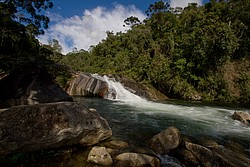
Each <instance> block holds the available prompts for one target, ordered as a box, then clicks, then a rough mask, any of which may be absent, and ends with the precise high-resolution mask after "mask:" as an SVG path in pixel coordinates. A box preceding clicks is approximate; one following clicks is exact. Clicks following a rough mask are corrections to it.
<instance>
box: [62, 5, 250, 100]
mask: <svg viewBox="0 0 250 167" xmlns="http://www.w3.org/2000/svg"><path fill="white" fill-rule="evenodd" d="M146 13H147V15H148V18H147V19H145V20H143V21H140V20H139V19H138V18H136V17H134V16H131V17H129V18H127V19H126V20H124V26H130V29H129V30H128V31H127V32H119V33H113V32H110V31H107V38H106V39H104V40H102V41H101V42H100V43H99V44H98V45H96V46H92V47H91V48H90V50H89V51H85V50H80V51H74V52H71V53H68V54H67V55H65V56H63V57H62V58H61V59H60V60H59V62H60V63H61V64H64V65H68V66H70V67H71V68H73V69H75V70H77V71H84V72H91V73H104V74H105V73H109V74H110V73H111V74H120V75H124V76H127V77H129V78H131V79H133V80H136V81H137V82H141V83H146V84H149V85H153V86H154V87H155V88H157V89H158V90H159V91H161V92H163V93H164V94H165V95H167V96H168V97H170V98H178V99H193V100H204V101H223V102H246V103H249V101H250V59H249V58H250V57H249V56H250V53H249V51H250V46H249V44H250V28H249V25H250V22H249V21H250V2H248V1H244V0H228V1H226V0H220V1H217V0H210V2H209V3H206V4H205V5H204V6H197V4H189V6H188V7H186V8H184V9H182V8H171V7H170V6H169V4H168V3H165V2H164V1H157V2H155V3H154V4H151V5H150V6H149V8H148V10H147V11H146ZM83 40H84V39H83Z"/></svg>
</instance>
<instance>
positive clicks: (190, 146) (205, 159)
mask: <svg viewBox="0 0 250 167" xmlns="http://www.w3.org/2000/svg"><path fill="white" fill-rule="evenodd" d="M185 146H186V148H187V150H189V151H190V152H192V153H193V154H194V155H195V156H196V157H197V158H198V159H199V160H200V162H201V163H202V165H203V166H204V167H214V164H215V159H214V154H213V152H212V151H211V150H210V149H208V148H206V147H203V146H201V145H198V144H194V143H189V142H185Z"/></svg>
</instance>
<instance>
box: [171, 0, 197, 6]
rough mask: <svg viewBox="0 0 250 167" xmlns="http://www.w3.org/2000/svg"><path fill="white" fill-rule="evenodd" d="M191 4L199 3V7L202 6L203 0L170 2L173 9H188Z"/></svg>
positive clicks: (172, 0) (175, 0)
mask: <svg viewBox="0 0 250 167" xmlns="http://www.w3.org/2000/svg"><path fill="white" fill-rule="evenodd" d="M189 3H197V4H198V5H202V0H170V6H171V7H182V8H184V7H186V6H188V4H189Z"/></svg>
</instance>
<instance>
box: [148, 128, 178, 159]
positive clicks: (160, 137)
mask: <svg viewBox="0 0 250 167" xmlns="http://www.w3.org/2000/svg"><path fill="white" fill-rule="evenodd" d="M180 143H181V136H180V131H179V130H178V129H177V128H175V127H169V128H167V129H166V130H164V131H162V132H160V133H159V134H157V135H155V136H153V138H152V139H151V140H150V141H149V144H148V145H149V147H150V148H151V149H152V150H154V151H155V152H156V153H158V154H161V155H163V154H168V153H170V152H171V151H172V150H174V149H175V148H177V147H178V146H179V144H180Z"/></svg>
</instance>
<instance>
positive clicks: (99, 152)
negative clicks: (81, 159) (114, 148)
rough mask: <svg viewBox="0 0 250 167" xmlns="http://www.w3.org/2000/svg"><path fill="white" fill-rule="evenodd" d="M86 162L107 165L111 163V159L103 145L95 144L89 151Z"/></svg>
mask: <svg viewBox="0 0 250 167" xmlns="http://www.w3.org/2000/svg"><path fill="white" fill-rule="evenodd" d="M87 162H92V163H96V164H99V165H105V166H107V165H111V164H112V163H113V160H112V157H111V155H110V154H109V152H108V150H107V149H106V148H105V147H99V146H95V147H93V148H92V149H91V151H90V152H89V155H88V159H87Z"/></svg>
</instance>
